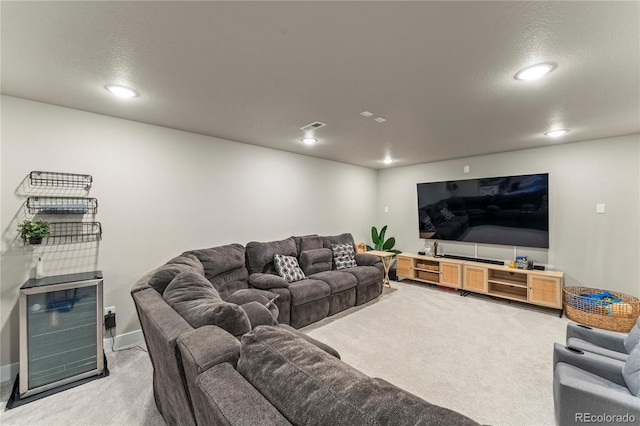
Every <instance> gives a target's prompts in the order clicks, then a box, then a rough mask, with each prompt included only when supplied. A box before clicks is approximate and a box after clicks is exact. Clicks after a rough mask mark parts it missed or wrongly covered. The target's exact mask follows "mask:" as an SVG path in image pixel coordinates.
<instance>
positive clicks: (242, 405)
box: [192, 364, 291, 426]
mask: <svg viewBox="0 0 640 426" xmlns="http://www.w3.org/2000/svg"><path fill="white" fill-rule="evenodd" d="M192 396H193V400H194V404H193V405H194V411H195V415H196V421H197V422H198V424H199V425H234V426H253V425H259V424H260V425H274V426H279V425H290V424H291V423H290V422H289V421H288V420H287V419H286V418H285V417H283V416H282V414H280V412H279V411H278V410H276V408H275V407H274V406H273V405H271V403H269V401H268V400H267V399H266V398H265V397H264V396H262V394H260V392H258V391H257V390H256V389H255V388H254V387H253V386H252V385H251V383H249V382H248V381H247V380H246V379H245V378H244V377H242V375H241V374H240V373H238V372H237V371H236V370H234V368H233V367H232V366H231V365H229V364H219V365H216V366H214V367H213V368H211V369H209V370H207V371H205V372H204V373H202V374H201V375H199V376H198V378H197V379H196V381H195V386H194V392H193V394H192Z"/></svg>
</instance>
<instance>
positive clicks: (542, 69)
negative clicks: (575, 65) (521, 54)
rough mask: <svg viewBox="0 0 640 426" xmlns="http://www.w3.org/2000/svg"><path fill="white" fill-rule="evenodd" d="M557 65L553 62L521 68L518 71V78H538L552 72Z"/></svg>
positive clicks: (516, 76) (516, 77)
mask: <svg viewBox="0 0 640 426" xmlns="http://www.w3.org/2000/svg"><path fill="white" fill-rule="evenodd" d="M555 67H556V64H553V63H551V62H548V63H544V64H537V65H532V66H530V67H527V68H525V69H523V70H520V71H518V72H517V73H516V75H515V79H516V80H536V79H538V78H540V77H542V76H544V75H545V74H548V73H550V72H551V71H553V69H554V68H555Z"/></svg>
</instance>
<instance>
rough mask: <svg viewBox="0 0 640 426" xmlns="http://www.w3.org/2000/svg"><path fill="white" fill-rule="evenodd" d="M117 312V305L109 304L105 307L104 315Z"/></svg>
mask: <svg viewBox="0 0 640 426" xmlns="http://www.w3.org/2000/svg"><path fill="white" fill-rule="evenodd" d="M115 313H116V307H115V306H107V307H106V308H104V315H105V316H107V315H109V314H115Z"/></svg>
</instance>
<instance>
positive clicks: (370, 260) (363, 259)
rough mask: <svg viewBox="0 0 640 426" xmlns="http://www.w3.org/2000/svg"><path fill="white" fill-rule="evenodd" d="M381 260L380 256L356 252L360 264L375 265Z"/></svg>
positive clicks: (357, 261)
mask: <svg viewBox="0 0 640 426" xmlns="http://www.w3.org/2000/svg"><path fill="white" fill-rule="evenodd" d="M381 262H382V261H381V260H380V258H379V257H378V256H374V255H372V254H367V253H356V263H357V264H358V266H374V265H375V264H376V263H381Z"/></svg>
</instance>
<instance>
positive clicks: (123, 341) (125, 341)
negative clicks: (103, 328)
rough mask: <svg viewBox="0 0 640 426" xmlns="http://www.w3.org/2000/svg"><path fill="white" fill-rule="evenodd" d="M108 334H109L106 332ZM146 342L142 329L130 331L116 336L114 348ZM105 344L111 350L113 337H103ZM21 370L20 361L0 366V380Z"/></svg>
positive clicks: (105, 347) (12, 377)
mask: <svg viewBox="0 0 640 426" xmlns="http://www.w3.org/2000/svg"><path fill="white" fill-rule="evenodd" d="M106 335H107V336H108V335H109V334H108V333H106ZM141 344H144V335H143V334H142V330H136V331H132V332H130V333H125V334H119V335H117V336H115V338H114V341H113V348H114V349H115V350H118V349H123V348H126V347H130V346H135V345H141ZM103 346H104V351H105V353H109V352H111V337H108V338H104V339H103ZM19 372H20V363H18V362H16V363H14V364H9V365H3V366H2V367H0V382H6V381H7V380H11V381H13V380H15V378H16V374H18V373H19Z"/></svg>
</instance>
